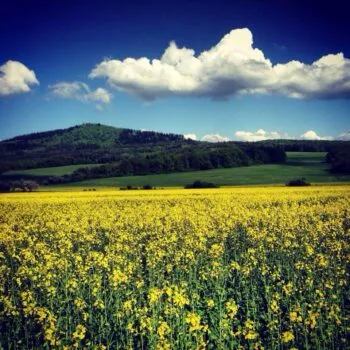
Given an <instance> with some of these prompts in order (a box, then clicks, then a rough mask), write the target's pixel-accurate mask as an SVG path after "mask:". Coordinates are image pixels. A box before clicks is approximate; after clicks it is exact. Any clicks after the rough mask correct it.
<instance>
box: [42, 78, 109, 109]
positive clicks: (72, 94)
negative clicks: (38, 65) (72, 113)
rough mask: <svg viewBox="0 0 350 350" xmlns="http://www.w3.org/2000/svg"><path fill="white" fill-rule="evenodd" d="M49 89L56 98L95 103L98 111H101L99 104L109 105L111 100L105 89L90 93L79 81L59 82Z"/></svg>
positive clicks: (85, 85)
mask: <svg viewBox="0 0 350 350" xmlns="http://www.w3.org/2000/svg"><path fill="white" fill-rule="evenodd" d="M49 89H50V90H51V92H52V95H53V96H56V97H60V98H70V99H76V100H78V101H81V102H95V103H97V104H96V108H97V109H98V110H101V109H102V106H101V103H102V104H105V105H106V104H109V103H110V102H111V99H112V98H113V95H112V94H111V93H110V92H108V91H107V90H106V89H103V88H97V89H96V90H94V91H91V90H90V88H89V86H88V85H87V84H85V83H82V82H80V81H74V82H59V83H57V84H54V85H49Z"/></svg>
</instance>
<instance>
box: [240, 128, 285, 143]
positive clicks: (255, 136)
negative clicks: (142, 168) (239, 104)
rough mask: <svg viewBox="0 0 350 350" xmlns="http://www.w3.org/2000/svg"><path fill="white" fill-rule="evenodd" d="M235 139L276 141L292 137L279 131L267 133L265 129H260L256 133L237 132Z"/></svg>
mask: <svg viewBox="0 0 350 350" xmlns="http://www.w3.org/2000/svg"><path fill="white" fill-rule="evenodd" d="M235 138H236V139H237V140H238V141H263V140H274V139H286V138H290V137H289V136H288V135H287V134H281V133H279V132H277V131H271V132H267V131H265V130H263V129H259V130H257V131H256V132H250V131H236V132H235Z"/></svg>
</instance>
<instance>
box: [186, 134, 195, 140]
mask: <svg viewBox="0 0 350 350" xmlns="http://www.w3.org/2000/svg"><path fill="white" fill-rule="evenodd" d="M184 138H185V139H186V140H195V141H196V140H197V135H196V134H184Z"/></svg>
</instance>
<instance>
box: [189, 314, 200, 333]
mask: <svg viewBox="0 0 350 350" xmlns="http://www.w3.org/2000/svg"><path fill="white" fill-rule="evenodd" d="M185 321H186V323H188V324H189V325H190V332H194V331H199V330H201V329H202V327H201V317H200V316H199V315H197V314H195V313H194V312H191V313H189V314H188V315H187V317H186V318H185Z"/></svg>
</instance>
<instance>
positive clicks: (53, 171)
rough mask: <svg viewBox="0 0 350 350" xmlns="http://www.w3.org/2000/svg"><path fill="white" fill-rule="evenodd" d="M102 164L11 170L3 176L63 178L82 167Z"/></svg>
mask: <svg viewBox="0 0 350 350" xmlns="http://www.w3.org/2000/svg"><path fill="white" fill-rule="evenodd" d="M99 165H100V164H74V165H65V166H56V167H49V168H37V169H27V170H10V171H7V172H5V173H4V174H3V175H30V176H63V175H69V174H72V173H73V171H74V170H77V169H79V168H82V167H89V168H93V167H96V166H99Z"/></svg>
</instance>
